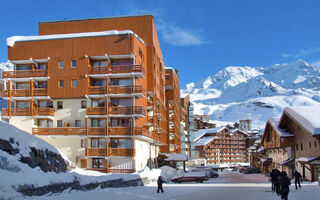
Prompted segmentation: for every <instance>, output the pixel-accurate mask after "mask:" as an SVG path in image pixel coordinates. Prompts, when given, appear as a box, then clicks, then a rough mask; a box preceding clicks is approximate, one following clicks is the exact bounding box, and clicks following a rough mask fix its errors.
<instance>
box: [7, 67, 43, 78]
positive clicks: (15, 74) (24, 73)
mask: <svg viewBox="0 0 320 200" xmlns="http://www.w3.org/2000/svg"><path fill="white" fill-rule="evenodd" d="M47 75H48V71H47V70H46V69H35V70H16V71H5V72H2V77H3V78H28V77H41V76H47Z"/></svg>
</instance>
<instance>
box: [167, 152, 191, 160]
mask: <svg viewBox="0 0 320 200" xmlns="http://www.w3.org/2000/svg"><path fill="white" fill-rule="evenodd" d="M166 156H167V157H168V158H166V159H165V160H166V161H187V160H188V155H186V154H178V153H172V154H166Z"/></svg>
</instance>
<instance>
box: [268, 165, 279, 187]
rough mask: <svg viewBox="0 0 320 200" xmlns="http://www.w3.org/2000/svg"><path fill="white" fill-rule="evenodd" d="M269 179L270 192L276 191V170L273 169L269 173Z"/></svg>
mask: <svg viewBox="0 0 320 200" xmlns="http://www.w3.org/2000/svg"><path fill="white" fill-rule="evenodd" d="M270 178H271V190H272V192H275V191H276V183H277V182H278V173H277V169H273V170H272V171H271V173H270Z"/></svg>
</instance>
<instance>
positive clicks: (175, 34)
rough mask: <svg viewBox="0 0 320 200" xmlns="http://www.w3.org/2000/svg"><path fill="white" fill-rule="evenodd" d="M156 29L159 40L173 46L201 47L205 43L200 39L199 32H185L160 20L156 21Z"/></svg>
mask: <svg viewBox="0 0 320 200" xmlns="http://www.w3.org/2000/svg"><path fill="white" fill-rule="evenodd" d="M157 29H158V31H159V33H160V36H161V38H162V39H163V40H164V41H165V42H167V43H168V44H171V45H173V46H190V45H201V44H204V43H205V42H204V41H203V39H202V38H201V35H200V33H199V32H200V31H198V32H197V31H193V30H192V31H191V30H186V29H183V28H181V27H179V26H177V25H175V24H172V23H167V22H164V21H163V20H161V19H160V20H158V23H157Z"/></svg>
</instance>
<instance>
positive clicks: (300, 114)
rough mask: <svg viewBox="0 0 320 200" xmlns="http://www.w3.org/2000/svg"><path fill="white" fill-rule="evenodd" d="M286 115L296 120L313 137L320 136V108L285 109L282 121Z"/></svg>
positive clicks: (299, 107) (295, 107)
mask: <svg viewBox="0 0 320 200" xmlns="http://www.w3.org/2000/svg"><path fill="white" fill-rule="evenodd" d="M284 114H287V115H289V117H291V118H293V119H294V120H296V121H297V122H298V123H299V124H300V125H301V126H303V127H304V128H305V129H306V130H308V131H309V132H310V133H311V134H312V135H320V120H319V119H320V106H294V107H285V108H284V111H283V113H282V117H281V119H282V118H283V115H284ZM280 121H281V120H280Z"/></svg>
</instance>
